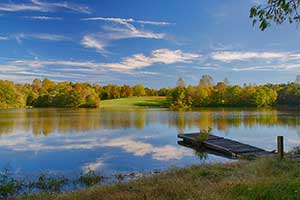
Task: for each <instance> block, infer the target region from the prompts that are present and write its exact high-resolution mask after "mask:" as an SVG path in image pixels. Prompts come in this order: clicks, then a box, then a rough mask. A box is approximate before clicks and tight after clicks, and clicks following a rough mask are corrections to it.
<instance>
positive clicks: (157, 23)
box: [81, 17, 173, 26]
mask: <svg viewBox="0 0 300 200" xmlns="http://www.w3.org/2000/svg"><path fill="white" fill-rule="evenodd" d="M81 20H83V21H110V22H115V23H119V24H127V23H139V24H150V25H155V26H169V25H173V23H170V22H162V21H147V20H136V19H132V18H128V19H124V18H118V17H89V18H82V19H81Z"/></svg>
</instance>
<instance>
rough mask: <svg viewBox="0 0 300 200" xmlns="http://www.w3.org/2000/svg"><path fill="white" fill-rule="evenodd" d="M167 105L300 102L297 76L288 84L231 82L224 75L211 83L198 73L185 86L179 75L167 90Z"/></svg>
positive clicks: (176, 107) (207, 77)
mask: <svg viewBox="0 0 300 200" xmlns="http://www.w3.org/2000/svg"><path fill="white" fill-rule="evenodd" d="M167 97H168V99H169V101H170V107H171V108H173V109H189V108H198V107H268V106H277V105H287V106H299V105H300V76H297V78H296V81H295V82H292V83H287V84H265V85H252V84H244V85H243V86H239V85H230V84H229V81H228V79H227V78H225V80H224V81H223V82H218V83H217V84H214V82H213V78H212V77H211V76H209V75H204V76H202V77H201V79H200V81H199V84H198V85H197V86H191V85H189V86H185V83H184V80H183V79H182V78H179V80H178V83H177V87H175V88H172V89H170V91H169V92H168V94H167Z"/></svg>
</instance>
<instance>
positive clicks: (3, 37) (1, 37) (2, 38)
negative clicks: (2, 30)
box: [0, 36, 9, 40]
mask: <svg viewBox="0 0 300 200" xmlns="http://www.w3.org/2000/svg"><path fill="white" fill-rule="evenodd" d="M8 39H9V38H8V37H5V36H0V40H8Z"/></svg>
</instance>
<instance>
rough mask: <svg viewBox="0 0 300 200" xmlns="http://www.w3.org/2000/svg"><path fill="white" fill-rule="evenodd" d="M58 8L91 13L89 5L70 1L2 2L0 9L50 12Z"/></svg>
mask: <svg viewBox="0 0 300 200" xmlns="http://www.w3.org/2000/svg"><path fill="white" fill-rule="evenodd" d="M57 9H66V10H72V11H75V12H80V13H87V14H89V13H91V12H90V9H89V8H88V7H87V6H83V5H79V4H74V3H68V2H65V1H64V2H51V3H50V2H46V1H40V0H31V3H27V4H24V3H22V4H21V3H20V4H16V3H2V4H0V11H6V12H18V11H39V12H49V11H55V10H57Z"/></svg>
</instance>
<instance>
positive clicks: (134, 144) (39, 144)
mask: <svg viewBox="0 0 300 200" xmlns="http://www.w3.org/2000/svg"><path fill="white" fill-rule="evenodd" d="M137 139H138V138H136V137H134V136H125V137H119V138H111V134H106V133H102V134H101V135H100V134H90V135H80V134H76V135H69V136H68V137H67V138H66V137H64V136H62V135H60V134H59V135H52V136H48V137H44V136H41V137H33V136H32V135H30V134H24V133H23V134H20V133H19V134H11V135H7V136H5V137H1V138H0V147H2V148H7V149H9V150H12V151H20V152H28V151H54V152H55V151H63V150H91V149H96V148H100V147H114V148H121V149H123V150H125V151H126V152H128V153H133V155H135V156H140V157H142V156H144V155H146V154H151V155H152V158H153V159H155V160H160V161H168V160H172V159H181V158H183V157H184V156H193V152H192V151H190V150H189V149H186V148H183V147H177V146H172V145H164V146H160V147H155V146H154V145H152V144H150V143H146V142H141V141H137ZM102 164H103V160H101V159H98V160H97V162H96V163H90V165H89V166H90V167H91V168H99V167H101V166H102ZM87 167H88V166H87Z"/></svg>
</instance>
